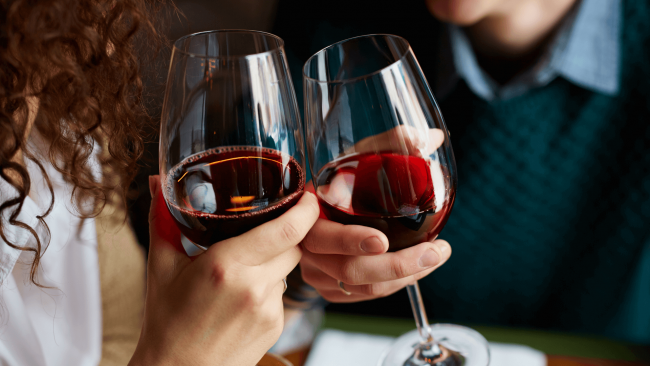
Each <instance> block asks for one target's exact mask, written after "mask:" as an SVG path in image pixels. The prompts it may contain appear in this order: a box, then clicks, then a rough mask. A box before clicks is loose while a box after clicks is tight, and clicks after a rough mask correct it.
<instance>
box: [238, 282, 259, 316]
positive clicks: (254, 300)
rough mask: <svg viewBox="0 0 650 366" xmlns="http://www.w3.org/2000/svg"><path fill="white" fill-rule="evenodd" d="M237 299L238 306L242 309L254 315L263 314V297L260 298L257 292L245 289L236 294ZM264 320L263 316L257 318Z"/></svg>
mask: <svg viewBox="0 0 650 366" xmlns="http://www.w3.org/2000/svg"><path fill="white" fill-rule="evenodd" d="M237 296H238V298H239V305H240V306H241V308H242V309H246V310H247V311H250V312H252V313H254V314H258V315H262V314H263V313H264V307H263V304H264V300H265V299H264V297H263V296H261V295H260V294H259V293H258V291H255V290H254V289H252V288H246V289H243V290H241V291H240V292H239V293H238V294H237ZM259 317H261V318H264V316H263V315H262V316H259Z"/></svg>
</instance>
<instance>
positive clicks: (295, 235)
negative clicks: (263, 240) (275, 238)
mask: <svg viewBox="0 0 650 366" xmlns="http://www.w3.org/2000/svg"><path fill="white" fill-rule="evenodd" d="M280 235H281V237H282V239H283V240H285V241H286V242H288V243H298V242H300V239H302V238H301V236H300V232H298V229H296V226H295V225H294V224H292V223H290V222H287V221H285V222H283V223H282V227H281V228H280Z"/></svg>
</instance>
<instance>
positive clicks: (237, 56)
mask: <svg viewBox="0 0 650 366" xmlns="http://www.w3.org/2000/svg"><path fill="white" fill-rule="evenodd" d="M212 33H233V34H234V33H249V34H260V35H263V36H266V37H269V38H273V39H275V40H276V41H278V47H277V48H275V49H272V50H268V51H264V52H256V53H246V54H242V55H235V56H209V55H205V54H200V53H194V52H187V51H183V50H181V49H180V48H178V46H177V44H178V43H179V42H181V41H185V40H187V39H189V38H193V37H197V36H201V35H205V34H212ZM281 49H284V40H283V39H282V38H280V37H278V36H276V35H275V34H273V33H269V32H264V31H260V30H253V29H215V30H208V31H201V32H195V33H190V34H186V35H184V36H182V37H180V38H178V39H177V40H175V41H174V44H173V46H172V51H173V52H179V53H182V54H185V55H188V56H190V57H196V58H212V59H237V58H245V57H248V56H261V55H264V54H271V53H274V52H279V50H281Z"/></svg>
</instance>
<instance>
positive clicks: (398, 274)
mask: <svg viewBox="0 0 650 366" xmlns="http://www.w3.org/2000/svg"><path fill="white" fill-rule="evenodd" d="M390 272H391V274H392V275H393V278H394V279H398V278H404V277H407V276H408V275H409V272H410V271H409V266H408V265H406V263H405V262H404V261H402V260H399V259H397V260H395V261H393V262H392V263H391V266H390Z"/></svg>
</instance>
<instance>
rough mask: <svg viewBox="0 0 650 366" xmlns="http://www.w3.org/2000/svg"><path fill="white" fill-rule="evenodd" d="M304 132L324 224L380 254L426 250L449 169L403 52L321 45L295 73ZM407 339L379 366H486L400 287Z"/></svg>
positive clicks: (390, 42) (376, 42) (433, 114)
mask: <svg viewBox="0 0 650 366" xmlns="http://www.w3.org/2000/svg"><path fill="white" fill-rule="evenodd" d="M303 80H304V81H303V82H304V93H305V124H306V127H307V130H306V137H307V146H308V155H309V163H310V166H311V171H312V176H313V177H314V178H313V181H314V187H315V189H316V195H317V197H318V200H319V202H320V204H321V208H322V210H323V212H324V213H325V215H326V216H327V217H328V219H330V220H332V221H336V222H339V223H343V224H354V225H364V226H369V227H373V228H376V229H378V230H380V231H382V232H383V233H384V234H386V236H387V237H388V241H389V251H398V250H400V249H404V248H408V247H410V246H413V245H416V244H418V243H422V242H424V241H433V240H434V239H435V238H436V237H437V235H438V233H439V232H440V230H442V228H443V226H444V224H445V222H446V221H447V218H448V217H449V213H450V211H451V208H452V206H453V204H454V197H455V194H456V182H457V179H456V166H455V162H454V154H453V151H452V148H451V143H450V141H449V134H448V132H447V128H446V127H445V122H444V120H443V117H442V114H441V113H440V109H439V108H438V105H437V104H436V101H435V99H434V97H433V94H432V93H431V90H430V89H429V86H428V84H427V81H426V79H425V77H424V75H423V74H422V70H421V69H420V66H419V65H418V63H417V60H416V59H415V55H414V54H413V51H412V50H411V47H410V45H409V44H408V42H407V41H406V40H405V39H403V38H401V37H397V36H393V35H367V36H361V37H356V38H351V39H348V40H345V41H341V42H339V43H336V44H334V45H331V46H329V47H327V48H325V49H323V50H321V51H319V52H318V53H316V54H315V55H313V56H312V57H311V58H310V59H309V60H308V61H307V63H306V64H305V66H304V68H303ZM407 291H408V295H409V298H410V300H411V307H412V309H413V314H414V315H415V320H416V325H417V330H414V331H412V332H409V333H407V334H405V335H403V336H401V337H400V338H398V339H397V340H396V342H395V343H394V344H393V346H392V347H391V348H390V349H389V350H388V351H387V352H386V353H385V354H384V355H383V356H382V360H381V361H380V364H381V365H384V366H398V365H399V366H401V365H405V366H414V365H437V366H441V365H466V366H486V365H488V363H489V351H488V347H487V342H486V341H485V339H484V338H483V337H482V336H481V335H480V334H479V333H477V332H476V331H474V330H472V329H469V328H466V327H461V326H456V325H446V324H437V325H433V326H430V325H429V323H428V320H427V316H426V313H425V311H424V306H423V303H422V298H421V295H420V290H419V287H418V284H417V282H414V283H413V284H411V285H408V286H407Z"/></svg>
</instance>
